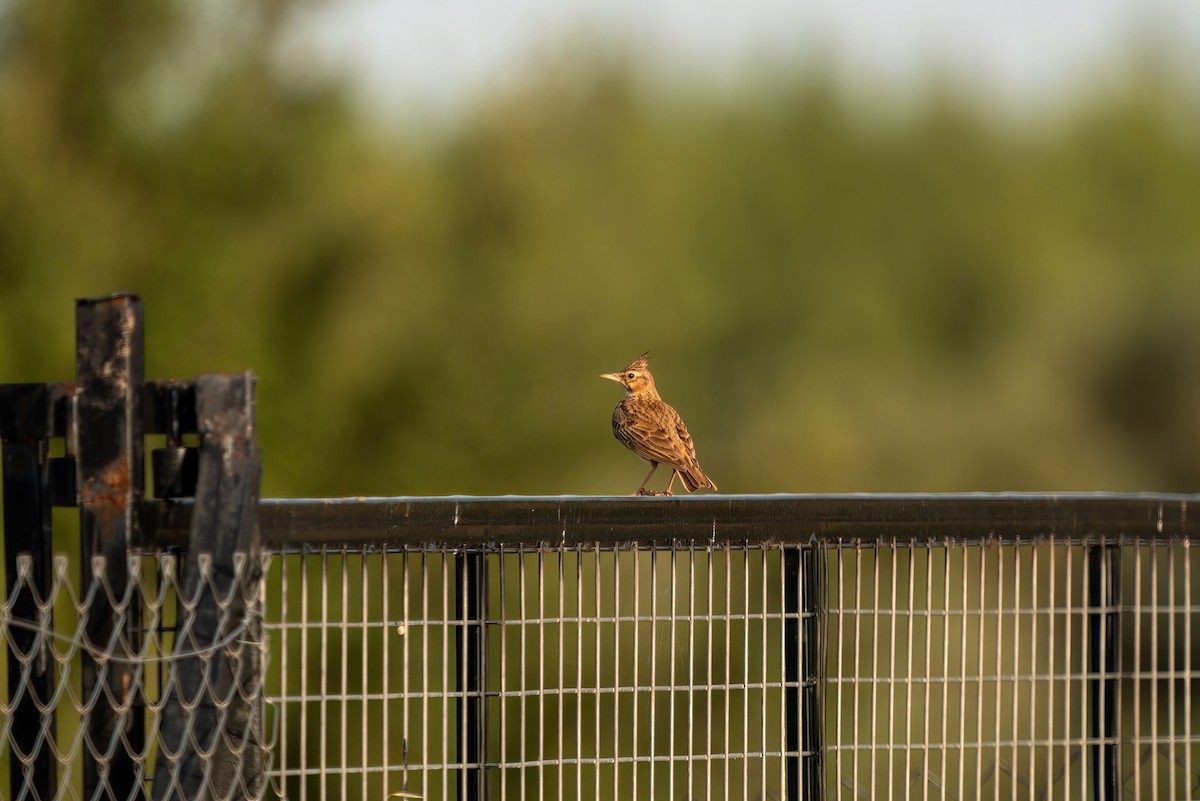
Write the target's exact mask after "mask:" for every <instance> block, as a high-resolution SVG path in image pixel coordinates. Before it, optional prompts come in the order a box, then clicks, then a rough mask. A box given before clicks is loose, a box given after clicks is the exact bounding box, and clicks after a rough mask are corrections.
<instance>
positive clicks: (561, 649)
mask: <svg viewBox="0 0 1200 801" xmlns="http://www.w3.org/2000/svg"><path fill="white" fill-rule="evenodd" d="M565 551H566V548H565V547H560V548H558V683H557V684H556V685H555V687H556V688H557V689H558V797H559V798H562V797H563V773H565V772H566V769H567V768H566V764H567V762H566V751H565V750H564V748H563V706H564V704H565V702H566V698H567V694H566V692H565V686H566V685H565V681H564V674H563V663H564V662H565V661H566V658H565V657H566V650H567V621H566V614H567V596H566V584H565V578H564V576H563V572H564V571H565V570H566V563H565V558H566V556H565ZM597 661H599V660H597Z"/></svg>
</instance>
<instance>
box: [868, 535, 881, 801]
mask: <svg viewBox="0 0 1200 801" xmlns="http://www.w3.org/2000/svg"><path fill="white" fill-rule="evenodd" d="M871 550H872V553H873V554H874V556H873V557H872V559H871V565H872V568H873V570H872V571H871V572H872V574H873V575H872V578H873V580H874V586H873V589H872V592H871V739H870V741H869V742H868V743H867V745H868V747H869V748H870V750H869V751H867V755H868V758H869V759H870V760H871V779H870V782H871V783H870V784H869V785H868V786H869V787H870V791H869V792H870V793H871V794H872V795H874V794H875V793H878V792H879V784H878V771H877V766H878V763H879V758H878V757H879V754H878V752H877V750H876V746H877V744H878V741H879V734H878V732H879V715H878V709H879V699H878V697H877V695H876V693H877V692H878V689H879V574H880V572H881V571H880V569H879V565H880V559H879V557H880V553H879V541H878V540H876V541H875V542H873V543H872V544H871Z"/></svg>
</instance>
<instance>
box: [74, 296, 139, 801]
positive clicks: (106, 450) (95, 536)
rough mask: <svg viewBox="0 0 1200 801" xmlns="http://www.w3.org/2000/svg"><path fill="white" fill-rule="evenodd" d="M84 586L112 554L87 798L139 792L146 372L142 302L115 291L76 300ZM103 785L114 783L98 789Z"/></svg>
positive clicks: (86, 697)
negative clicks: (136, 587)
mask: <svg viewBox="0 0 1200 801" xmlns="http://www.w3.org/2000/svg"><path fill="white" fill-rule="evenodd" d="M75 325H76V328H75V336H76V339H75V345H76V349H75V372H76V385H77V392H78V395H77V423H78V432H79V433H78V439H79V441H78V446H79V453H78V470H79V490H80V515H79V516H80V546H81V551H82V557H83V562H82V565H81V569H80V576H81V582H80V583H81V588H82V591H83V593H84V596H85V597H86V596H87V593H88V592H89V590H91V589H92V586H93V584H94V583H95V581H96V580H97V578H100V577H99V576H96V575H94V572H93V569H91V566H92V565H93V564H94V563H93V559H94V557H104V562H103V564H104V571H105V572H104V575H103V577H102V584H103V586H101V587H96V588H95V592H94V595H93V597H92V601H91V605H90V606H89V608H88V610H87V623H86V642H87V643H88V645H89V646H90V647H91V648H92V649H95V650H99V651H101V652H105V653H107V654H108V655H110V656H112V657H115V658H114V659H106V660H104V662H103V663H102V664H98V663H97V661H96V660H95V659H94V658H93V657H92V656H91V654H90V653H89V652H88V650H87V649H85V650H84V651H83V654H82V666H81V676H80V681H81V689H82V697H83V703H84V704H85V705H91V712H90V713H85V714H84V726H85V730H86V735H85V740H86V742H87V744H86V745H85V747H84V749H83V755H84V756H83V782H84V791H83V797H85V798H97V797H105V798H110V797H111V798H116V799H126V798H132V797H133V796H134V794H135V787H136V785H137V784H138V783H139V782H140V780H141V776H142V774H143V771H144V769H145V766H144V765H141V764H139V762H138V761H137V760H135V756H138V755H140V754H141V753H142V751H143V750H144V744H145V732H144V730H143V711H142V710H143V705H144V701H143V699H142V696H141V692H142V690H141V686H140V685H141V683H140V679H139V674H140V671H137V670H135V669H134V665H133V664H132V663H131V662H130V660H129V657H130V656H131V655H133V654H136V653H138V652H139V651H140V650H141V648H140V642H141V637H142V632H141V611H142V610H141V603H140V601H139V600H138V599H137V598H134V597H131V596H130V594H129V565H128V553H129V546H130V544H131V543H133V542H135V541H136V540H137V538H138V524H139V517H138V515H139V508H140V504H141V498H142V483H143V473H144V465H143V455H142V428H141V424H142V417H141V399H142V383H143V375H144V352H143V329H142V302H141V299H140V298H138V297H137V296H136V295H131V294H117V295H113V296H112V297H108V298H102V299H97V300H79V301H77V302H76V307H75ZM102 784H105V785H107V790H106V791H104V790H99V791H98V789H97V788H98V787H100V786H101V785H102Z"/></svg>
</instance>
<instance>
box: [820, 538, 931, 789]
mask: <svg viewBox="0 0 1200 801" xmlns="http://www.w3.org/2000/svg"><path fill="white" fill-rule="evenodd" d="M889 548H890V550H891V552H892V587H891V590H892V591H891V595H890V596H889V597H890V599H891V600H890V601H889V606H890V607H891V610H890V612H891V615H890V617H891V627H892V636H891V638H890V640H889V650H888V675H890V676H891V677H892V680H891V681H890V682H888V713H887V727H888V734H887V775H886V776H885V777H884V778H885V780H886V787H887V790H886V791H885V795H891V793H892V792H894V788H895V786H896V678H897V677H896V667H897V665H896V637H897V633H898V632H899V631H900V608H899V603H898V601H897V598H896V574H897V573H898V572H899V570H900V561H899V560H900V548H899V547H898V546H897V544H896V538H895V537H892V542H891V545H890V546H889ZM800 573H801V575H803V574H804V571H803V570H801V571H800ZM909 620H910V623H909V631H908V636H909V638H910V639H911V638H912V624H911V620H912V618H911V617H910V618H909Z"/></svg>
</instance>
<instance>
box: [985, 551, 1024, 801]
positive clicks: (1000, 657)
mask: <svg viewBox="0 0 1200 801" xmlns="http://www.w3.org/2000/svg"><path fill="white" fill-rule="evenodd" d="M1014 547H1020V546H1014ZM1004 623H1005V614H1004V549H1003V548H1002V547H1001V546H999V545H997V546H996V731H995V734H994V735H993V739H994V741H995V742H994V743H993V745H994V747H995V750H996V753H995V755H994V757H993V760H994V765H993V768H992V776H993V777H995V778H994V779H993V782H992V799H993V801H1000V764H1001V758H1000V740H1001V727H1000V707H1001V700H1002V698H1003V696H1004V692H1003V690H1004V684H1005V678H1004V664H1005V663H1004V640H1005V636H1004ZM1013 639H1014V640H1015V639H1016V635H1015V633H1014V636H1013ZM1014 687H1015V685H1014Z"/></svg>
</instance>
